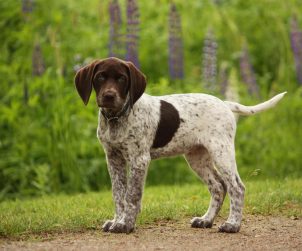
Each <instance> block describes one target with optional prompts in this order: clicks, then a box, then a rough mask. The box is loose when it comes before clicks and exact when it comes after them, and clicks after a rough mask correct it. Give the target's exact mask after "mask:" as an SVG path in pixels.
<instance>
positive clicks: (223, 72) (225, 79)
mask: <svg viewBox="0 0 302 251" xmlns="http://www.w3.org/2000/svg"><path fill="white" fill-rule="evenodd" d="M219 75H220V76H219V80H220V93H221V94H222V95H223V97H226V91H227V89H228V85H229V76H228V72H227V67H226V66H223V67H222V68H221V69H220V73H219Z"/></svg>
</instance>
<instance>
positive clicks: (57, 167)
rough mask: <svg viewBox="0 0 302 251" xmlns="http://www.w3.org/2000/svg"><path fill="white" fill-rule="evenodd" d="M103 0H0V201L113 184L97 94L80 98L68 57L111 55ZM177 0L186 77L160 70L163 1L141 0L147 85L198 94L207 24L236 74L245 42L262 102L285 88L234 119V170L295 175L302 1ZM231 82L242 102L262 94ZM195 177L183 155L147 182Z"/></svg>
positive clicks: (158, 166) (157, 91) (221, 58)
mask: <svg viewBox="0 0 302 251" xmlns="http://www.w3.org/2000/svg"><path fill="white" fill-rule="evenodd" d="M108 2H109V1H108V0H106V1H99V0H92V1H84V0H81V1H72V0H67V1H59V0H54V1H51V2H45V1H41V0H37V1H35V4H34V11H33V12H32V13H27V14H24V13H22V11H21V1H16V0H12V1H0V10H1V11H0V31H1V36H0V50H1V57H0V80H1V91H0V200H1V199H4V198H11V197H18V196H32V195H43V194H49V193H58V192H62V191H64V192H67V193H73V192H85V191H90V190H100V189H103V188H108V187H110V180H109V177H108V172H107V170H106V163H105V158H104V153H103V151H102V148H101V146H100V145H99V142H98V140H97V139H96V126H97V108H96V107H95V105H94V104H95V99H94V97H92V98H91V101H90V104H89V105H88V106H87V107H84V106H83V104H82V103H81V100H80V99H79V97H78V95H77V93H76V91H75V89H74V86H73V77H74V65H75V64H78V63H84V61H86V62H89V59H92V58H103V57H106V56H107V54H108V50H107V48H108V34H109V14H108ZM174 2H175V3H176V4H177V6H178V10H179V12H180V15H181V17H182V22H183V23H182V28H183V39H184V54H185V76H186V79H185V80H183V81H175V82H172V81H170V80H169V79H167V76H168V55H167V53H168V41H167V38H168V19H167V15H168V11H169V3H170V1H168V0H157V1H139V7H140V9H141V10H140V13H141V27H140V39H141V40H140V48H139V57H140V62H141V69H142V71H143V72H144V73H145V74H146V75H147V77H148V80H149V82H148V89H147V92H148V93H150V94H153V95H164V94H169V93H181V92H204V90H202V88H201V83H200V74H201V69H200V66H201V50H202V44H203V39H204V36H205V34H206V32H207V30H208V28H209V27H211V28H212V30H213V31H214V32H215V36H216V38H217V41H218V44H219V48H218V63H219V64H220V62H224V63H225V64H226V65H228V67H229V68H230V69H234V70H233V72H238V69H239V68H238V55H239V52H240V51H241V49H242V46H243V44H245V43H247V45H248V47H249V51H250V56H251V60H252V63H253V65H254V68H255V71H256V74H257V81H258V83H260V88H261V93H262V97H263V99H265V98H267V97H269V96H272V95H273V94H274V93H276V92H277V91H284V90H288V91H290V92H289V94H288V96H286V98H285V99H284V100H283V101H282V102H281V103H280V104H279V105H278V106H277V108H275V109H274V110H272V111H269V112H266V113H264V114H261V115H256V116H255V117H252V118H242V119H240V121H239V123H238V134H237V139H236V144H237V159H238V167H239V171H240V172H241V173H243V175H244V177H246V178H251V177H252V176H254V175H255V174H256V173H259V175H258V176H260V177H263V178H267V177H274V178H275V177H278V178H284V177H286V176H298V177H301V175H302V170H301V168H300V164H299V161H300V156H301V152H302V151H301V144H300V141H301V138H302V137H301V136H302V135H301V130H300V129H299V126H300V125H301V122H300V121H301V119H302V114H301V106H302V101H301V89H300V90H299V89H298V90H297V83H296V79H295V72H294V62H293V56H292V52H291V48H290V42H289V22H288V21H289V18H290V17H291V15H292V14H293V13H296V14H297V13H301V10H302V5H301V4H299V1H298V0H296V1H294V0H293V1H281V0H280V1H269V0H264V1H258V2H257V3H255V1H252V0H229V1H224V3H222V4H220V5H215V4H213V3H212V1H193V2H192V3H190V4H188V3H187V2H184V1H180V0H178V1H174ZM121 3H122V11H123V18H125V3H124V1H121ZM297 16H298V17H299V15H297ZM300 21H301V20H300ZM300 25H301V22H300ZM124 28H125V27H124ZM35 43H39V44H40V46H41V48H42V52H43V58H44V61H45V65H46V71H45V73H44V74H43V75H42V76H41V77H35V76H33V75H32V62H31V60H32V50H33V47H34V44H35ZM236 75H237V76H239V74H238V73H236ZM238 84H239V85H240V86H239V90H240V94H241V102H242V103H247V104H254V103H257V102H259V100H250V99H249V98H248V97H247V94H246V87H245V86H244V84H243V83H240V82H238ZM258 169H259V170H260V171H259V172H258ZM196 181H197V178H196V177H195V176H194V175H193V174H192V172H191V171H189V169H188V168H187V164H186V162H185V161H184V160H182V159H181V158H180V157H178V158H174V159H166V160H160V161H154V162H153V163H152V164H151V167H150V172H149V174H148V179H147V183H148V184H173V183H185V182H196Z"/></svg>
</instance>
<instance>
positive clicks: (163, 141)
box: [152, 100, 180, 148]
mask: <svg viewBox="0 0 302 251" xmlns="http://www.w3.org/2000/svg"><path fill="white" fill-rule="evenodd" d="M179 124H180V118H179V113H178V111H177V110H176V109H175V107H174V106H173V105H172V104H170V103H168V102H166V101H163V100H161V101H160V119H159V123H158V127H157V130H156V134H155V138H154V141H153V145H152V148H158V147H164V146H165V145H167V144H168V143H169V142H170V141H171V139H172V138H173V136H174V134H175V133H176V131H177V129H178V127H179Z"/></svg>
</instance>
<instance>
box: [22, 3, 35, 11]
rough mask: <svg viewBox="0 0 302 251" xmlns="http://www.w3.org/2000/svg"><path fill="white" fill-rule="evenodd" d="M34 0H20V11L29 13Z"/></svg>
mask: <svg viewBox="0 0 302 251" xmlns="http://www.w3.org/2000/svg"><path fill="white" fill-rule="evenodd" d="M33 5H34V0H22V12H23V13H24V14H28V13H31V12H32V11H33Z"/></svg>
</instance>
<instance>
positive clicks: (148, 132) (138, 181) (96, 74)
mask: <svg viewBox="0 0 302 251" xmlns="http://www.w3.org/2000/svg"><path fill="white" fill-rule="evenodd" d="M75 85H76V88H77V91H78V93H79V95H80V97H81V98H82V100H83V101H84V103H85V105H86V104H87V103H88V101H89V97H90V95H91V92H92V89H94V90H95V92H96V100H97V104H98V107H99V122H98V128H97V137H98V138H99V140H100V141H101V142H102V144H103V147H104V150H105V153H106V157H107V164H108V170H109V174H110V177H111V182H112V192H113V198H114V202H115V216H114V219H113V220H108V221H106V222H105V224H104V225H103V230H104V231H105V232H107V231H109V232H113V233H130V232H132V231H133V230H134V227H135V220H136V217H137V215H138V213H139V212H140V210H141V199H142V194H143V187H144V182H145V177H146V173H147V169H148V165H149V162H150V161H151V159H156V158H161V157H166V156H175V155H180V154H183V155H184V156H185V158H186V160H187V162H188V164H189V165H190V166H191V168H192V169H193V170H194V171H195V172H196V174H197V175H198V176H199V177H200V178H201V180H202V181H203V182H204V183H206V184H207V186H208V189H209V192H210V193H211V201H210V205H209V208H208V211H207V212H206V213H205V214H204V215H203V216H202V217H194V218H193V219H192V220H191V226H192V227H195V228H210V227H212V225H213V221H214V219H215V217H216V216H217V214H218V212H219V210H220V208H221V206H222V203H223V200H224V197H225V195H226V193H227V192H228V194H229V196H230V202H231V203H230V214H229V217H228V219H227V221H226V222H225V223H224V224H222V225H221V226H220V227H219V231H220V232H228V233H234V232H238V231H239V229H240V224H241V219H242V208H243V199H244V191H245V187H244V185H243V183H242V181H241V179H240V177H239V174H238V172H237V166H236V160H235V149H234V148H235V146H234V138H235V131H236V120H235V117H234V113H236V114H240V115H252V114H256V113H259V112H262V111H264V110H266V109H268V108H271V107H273V106H275V105H276V104H277V103H278V102H279V101H280V100H281V99H282V98H283V96H284V95H285V93H282V94H279V95H277V96H275V97H273V98H272V99H271V100H269V101H266V102H264V103H261V104H258V105H255V106H244V105H241V104H238V103H235V102H228V101H221V100H220V99H218V98H216V97H213V96H210V95H206V94H175V95H167V96H161V97H154V96H150V95H147V94H144V90H145V87H146V78H145V76H144V75H143V74H142V73H141V72H140V71H139V70H138V69H137V68H136V67H135V66H134V65H133V64H132V63H130V62H125V61H122V60H119V59H117V58H107V59H104V60H96V61H94V62H92V63H91V64H89V65H87V66H85V67H84V68H82V69H80V70H79V71H78V72H77V74H76V76H75ZM127 165H128V170H129V172H127Z"/></svg>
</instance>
